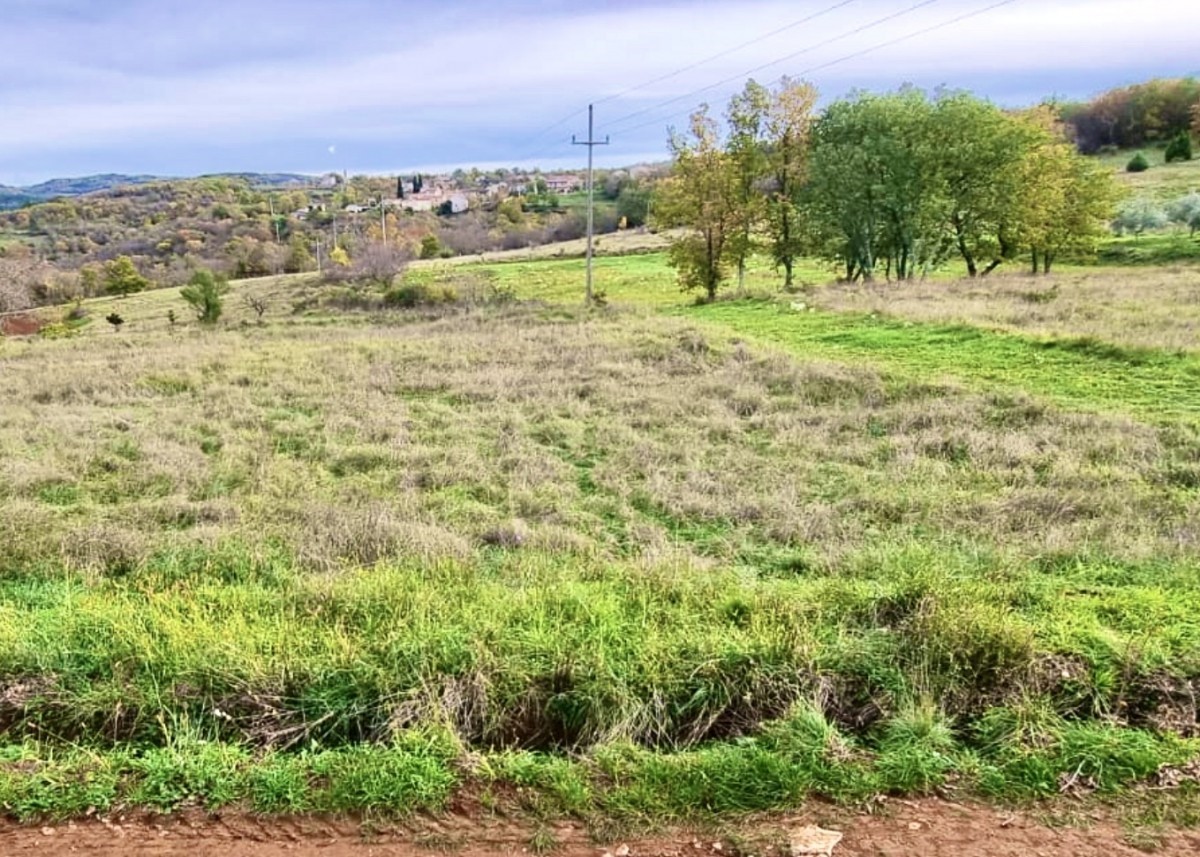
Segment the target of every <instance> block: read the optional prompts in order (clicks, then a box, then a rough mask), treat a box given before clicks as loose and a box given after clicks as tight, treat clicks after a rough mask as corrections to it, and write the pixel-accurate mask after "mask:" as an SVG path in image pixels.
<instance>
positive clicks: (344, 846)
mask: <svg viewBox="0 0 1200 857" xmlns="http://www.w3.org/2000/svg"><path fill="white" fill-rule="evenodd" d="M1081 817H1082V820H1083V821H1084V822H1086V823H1085V824H1079V823H1078V822H1077V823H1074V824H1070V825H1064V826H1055V827H1047V826H1045V825H1044V824H1042V823H1039V821H1037V820H1036V819H1035V818H1033V817H1031V816H1030V815H1028V814H1022V813H1007V812H1005V811H1003V810H997V809H995V808H991V807H979V806H963V805H959V804H947V803H943V802H939V801H920V802H908V801H904V802H898V801H894V802H891V803H889V804H888V806H887V808H886V811H885V812H883V813H880V814H876V815H851V814H846V813H844V812H842V811H838V810H831V809H829V808H827V807H822V808H818V809H814V810H812V811H810V812H807V813H803V814H798V815H795V816H791V817H787V818H771V819H766V820H762V821H758V822H755V823H753V824H748V825H745V826H742V827H740V828H738V830H737V831H736V832H733V833H727V834H726V835H725V836H724V837H722V836H720V835H717V834H715V833H713V832H711V831H708V832H700V833H697V832H689V831H680V832H678V833H677V834H670V835H666V834H664V835H659V836H656V837H653V838H645V839H631V840H629V841H628V842H624V843H622V842H615V843H612V844H610V845H607V846H599V845H596V844H595V843H594V842H593V841H592V840H591V839H590V838H589V836H588V834H587V831H586V830H584V829H583V828H582V827H581V826H579V825H571V824H564V825H561V826H559V827H556V828H553V829H551V830H549V831H542V832H541V834H539V838H538V841H540V842H541V843H542V845H543V847H548V846H549V844H550V842H551V841H553V843H555V844H554V846H553V849H552V853H554V854H556V855H560V857H604V855H605V853H606V852H609V854H610V855H623V854H625V853H626V852H625V849H624V848H622V847H621V846H622V845H627V846H628V849H629V850H628V855H629V857H700V855H704V857H714V855H726V857H732V855H734V854H739V853H759V854H772V853H774V854H780V853H782V854H786V853H787V850H786V849H787V845H786V843H787V841H788V831H789V830H794V829H798V828H800V827H803V826H804V825H807V824H813V823H816V824H821V825H823V826H825V827H827V828H832V829H836V830H840V831H842V832H843V833H844V834H845V837H844V839H843V840H842V842H841V843H840V844H839V845H837V846H836V847H835V849H834V851H833V854H834V857H868V855H869V857H918V855H919V857H1126V855H1128V857H1133V855H1138V854H1143V853H1145V851H1144V850H1138V848H1136V847H1134V845H1135V844H1136V845H1140V846H1142V848H1148V847H1153V848H1154V849H1155V850H1154V853H1156V854H1160V855H1164V857H1184V855H1196V854H1200V832H1198V831H1179V832H1172V833H1170V834H1167V835H1164V836H1163V837H1162V838H1161V839H1155V838H1147V837H1146V836H1145V834H1130V833H1128V832H1125V831H1122V829H1121V828H1120V827H1119V826H1118V825H1116V824H1114V823H1113V822H1112V821H1111V820H1107V819H1104V818H1102V817H1095V816H1089V815H1083V816H1081ZM551 837H552V838H551ZM534 841H535V839H534V831H533V829H532V828H530V827H529V825H528V824H527V823H517V822H512V821H506V820H504V819H495V818H488V819H477V818H476V819H472V818H465V817H459V816H451V817H449V818H446V819H437V820H422V821H421V822H420V823H419V824H413V825H412V826H411V827H409V828H406V829H401V828H391V829H388V830H387V831H380V830H377V829H374V828H373V827H372V826H371V825H362V824H360V823H358V822H350V821H345V820H335V819H323V818H297V819H270V820H263V819H256V818H254V817H252V816H247V815H237V814H222V815H218V816H207V815H199V814H196V815H184V816H177V817H171V818H159V819H154V818H141V819H124V820H122V819H120V818H113V819H106V820H87V821H79V822H74V823H69V824H58V825H52V826H30V827H17V826H12V825H8V826H0V855H5V857H7V855H27V854H39V855H47V857H58V855H68V854H88V855H95V857H117V855H129V854H137V855H155V857H160V855H161V857H167V855H171V857H175V855H187V857H209V855H212V857H285V855H286V857H431V856H434V855H442V857H445V855H448V854H456V855H463V857H492V855H509V854H517V855H519V854H532V853H534V851H535V849H534V848H533V845H532V843H533V842H534Z"/></svg>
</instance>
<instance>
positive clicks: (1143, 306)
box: [812, 239, 1200, 351]
mask: <svg viewBox="0 0 1200 857" xmlns="http://www.w3.org/2000/svg"><path fill="white" fill-rule="evenodd" d="M1147 240H1148V239H1147ZM812 303H813V304H814V305H815V306H817V307H820V308H821V309H825V310H830V311H834V312H840V313H845V312H849V313H868V314H869V313H879V314H884V315H889V316H895V317H898V318H903V319H907V320H910V321H916V322H922V323H925V322H934V323H938V324H963V325H975V326H979V327H986V328H992V329H996V330H1005V331H1011V332H1014V333H1021V334H1025V335H1028V336H1033V337H1043V338H1048V337H1056V338H1060V339H1065V338H1079V337H1092V338H1094V339H1097V340H1103V341H1104V342H1108V343H1112V344H1114V345H1121V346H1126V347H1129V348H1132V349H1147V348H1150V349H1162V350H1168V351H1172V350H1178V351H1195V350H1197V349H1200V275H1198V274H1197V271H1196V270H1194V269H1191V268H1184V267H1175V268H1157V269H1154V270H1148V271H1147V270H1142V271H1132V270H1128V269H1115V270H1114V269H1103V268H1097V269H1092V270H1084V271H1073V272H1070V273H1066V274H1057V275H1054V276H1053V277H1049V278H1047V277H1024V276H1007V275H1006V276H1000V277H993V278H989V279H983V280H976V281H971V280H957V281H952V282H944V281H932V280H931V281H924V282H913V283H904V284H889V283H879V284H876V285H874V286H870V287H864V286H849V285H836V286H829V287H827V288H824V289H821V290H820V291H819V292H817V293H816V294H815V295H814V297H813V299H812Z"/></svg>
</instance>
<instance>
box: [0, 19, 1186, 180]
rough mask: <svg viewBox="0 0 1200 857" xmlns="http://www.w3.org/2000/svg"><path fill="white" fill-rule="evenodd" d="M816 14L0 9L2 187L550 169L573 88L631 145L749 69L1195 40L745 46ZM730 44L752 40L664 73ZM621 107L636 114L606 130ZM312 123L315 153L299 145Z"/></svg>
mask: <svg viewBox="0 0 1200 857" xmlns="http://www.w3.org/2000/svg"><path fill="white" fill-rule="evenodd" d="M828 5H832V3H826V4H817V3H812V4H808V3H806V4H804V5H803V6H798V4H796V3H794V2H785V0H693V1H692V2H685V0H679V2H651V3H645V2H632V0H617V2H609V3H606V4H605V5H603V6H598V7H580V6H579V5H578V4H575V3H570V2H566V0H540V1H539V0H525V1H524V2H517V3H505V4H493V3H484V2H481V0H465V2H459V3H454V4H444V3H441V4H439V3H435V2H432V0H418V2H406V3H402V4H401V3H380V2H372V0H342V2H339V3H336V4H330V3H323V2H321V3H319V2H314V0H294V2H290V3H287V4H285V3H282V2H281V0H273V2H265V0H258V2H234V0H209V2H207V3H205V4H194V3H186V2H180V0H113V2H107V3H104V4H96V3H92V2H84V0H37V1H36V2H35V0H6V4H5V7H6V22H5V24H6V25H5V27H4V29H3V30H0V115H3V117H4V123H3V130H2V132H0V182H5V181H11V178H10V177H11V176H12V175H24V176H26V177H28V176H31V175H36V176H40V177H46V176H48V175H51V174H64V173H71V172H76V171H79V170H80V169H82V168H84V167H85V166H86V167H89V168H106V165H107V168H114V169H115V168H121V169H130V170H140V169H141V167H140V166H139V165H140V164H144V163H146V162H151V163H153V164H155V165H157V166H156V169H160V170H161V169H164V167H165V169H166V170H167V171H168V172H171V173H175V174H185V173H194V172H203V171H209V170H213V169H222V168H229V169H237V168H241V167H242V165H245V164H249V163H251V162H253V163H254V164H256V165H261V164H262V163H263V161H264V160H265V159H267V158H269V157H271V156H274V157H279V158H287V159H289V161H295V162H294V163H292V162H289V163H287V164H283V163H280V164H277V165H274V164H273V165H268V166H270V168H300V169H311V170H314V171H318V170H321V169H323V168H326V167H327V166H328V163H327V160H325V159H322V158H313V157H312V156H311V155H309V156H305V155H304V154H303V152H305V151H307V152H320V150H321V148H324V147H325V146H328V149H329V154H339V153H340V154H339V160H341V161H343V162H344V163H345V165H346V167H347V168H349V169H370V168H378V167H383V166H384V165H390V166H391V167H392V168H398V167H401V166H404V165H405V164H421V163H472V162H485V161H486V162H502V163H512V162H515V161H519V160H524V159H528V158H545V159H559V158H563V159H571V158H573V157H576V156H577V152H573V151H572V150H571V149H570V148H569V145H568V140H569V137H570V135H571V133H573V132H575V133H582V132H583V131H584V130H586V129H585V128H584V126H583V121H584V117H583V116H582V115H571V114H576V113H577V112H579V111H581V108H583V106H584V105H585V104H586V103H587V101H588V100H589V99H590V100H596V101H599V102H601V103H600V104H599V105H598V110H597V118H598V123H599V125H600V130H601V132H602V133H603V130H604V127H605V126H611V128H612V130H613V133H614V140H613V142H614V146H613V148H612V149H611V150H610V152H608V153H605V156H606V157H621V156H626V157H631V156H632V155H634V154H644V153H646V152H651V151H662V144H663V140H664V129H665V126H666V124H667V123H668V122H670V121H676V122H678V121H679V118H680V117H681V115H683V114H686V112H687V111H688V110H689V109H691V108H692V107H693V106H694V104H695V103H697V102H698V101H699V100H701V99H702V98H708V99H710V100H712V101H713V103H714V104H717V103H720V102H722V101H723V100H724V98H725V97H726V96H727V94H728V93H729V92H730V91H731V90H732V89H734V88H736V87H737V86H739V85H740V75H741V73H742V72H744V71H747V70H749V69H751V68H755V67H759V66H765V67H764V68H762V69H761V70H760V71H759V72H758V73H757V74H756V76H757V77H758V79H759V80H763V81H766V80H770V79H773V78H775V77H777V76H779V75H781V74H784V73H788V74H793V75H796V74H800V73H803V72H804V71H805V70H808V69H817V70H815V71H813V72H812V73H811V77H812V78H813V80H814V82H815V83H817V84H818V86H819V87H821V89H822V91H823V92H824V93H825V94H826V95H827V96H828V95H837V94H839V93H841V92H844V91H846V90H847V89H849V88H851V87H869V88H876V89H880V88H883V89H890V88H894V87H895V86H897V85H899V84H900V83H903V82H906V81H911V82H914V83H917V84H919V85H924V86H936V85H938V84H942V83H945V84H950V85H954V86H967V87H971V88H974V89H976V90H977V91H980V92H982V94H985V95H988V96H991V97H993V98H996V99H997V100H1000V101H1006V102H1008V101H1018V100H1027V99H1028V98H1029V97H1030V93H1042V94H1050V93H1060V94H1066V95H1084V94H1087V93H1090V92H1093V91H1097V90H1100V89H1102V88H1105V87H1107V86H1110V85H1114V84H1117V83H1122V82H1128V81H1131V80H1136V79H1139V78H1143V77H1146V76H1152V75H1156V74H1161V75H1173V74H1180V73H1186V72H1188V71H1194V70H1195V69H1194V68H1192V67H1189V66H1190V65H1191V64H1194V63H1195V60H1194V34H1195V33H1196V32H1200V5H1197V4H1176V5H1173V7H1172V10H1171V14H1169V15H1168V14H1163V15H1131V14H1130V12H1129V6H1128V4H1127V3H1125V2H1123V0H1086V2H1085V0H1017V2H1014V3H1012V4H1011V5H1009V6H1006V7H1004V8H1001V9H997V10H994V11H991V12H989V13H987V14H986V15H982V16H980V17H978V18H974V19H971V20H969V21H963V22H961V23H959V24H956V25H954V26H953V27H947V28H945V29H942V30H938V31H936V32H931V33H928V34H925V35H922V36H919V37H916V38H913V39H911V40H908V41H903V42H901V43H898V44H896V45H893V46H890V47H886V48H881V49H879V50H874V51H869V52H868V53H865V54H864V55H863V56H861V57H857V58H854V59H850V60H847V61H845V62H837V60H838V59H839V58H840V57H844V56H846V55H848V54H852V53H855V52H858V51H862V50H867V49H870V48H871V47H872V46H873V45H877V44H879V43H880V42H883V41H887V40H891V39H895V38H897V37H901V36H904V35H905V34H907V33H911V32H916V31H919V30H921V29H923V28H927V27H930V26H934V25H936V24H938V23H939V22H944V21H946V20H948V19H950V18H953V17H956V16H958V15H962V14H965V13H968V12H971V11H973V10H977V9H981V8H983V7H985V6H987V5H989V2H988V0H969V2H962V1H961V0H938V2H932V3H929V4H927V5H926V6H925V7H924V8H920V9H917V10H915V11H913V12H911V13H907V14H904V15H902V16H900V17H897V18H895V19H894V20H892V21H889V22H887V23H885V24H881V25H879V26H877V27H874V28H870V29H867V30H864V31H862V32H859V33H852V32H851V31H853V30H856V29H858V28H860V27H862V26H863V25H864V24H869V23H870V22H872V21H874V20H876V19H879V18H881V17H883V16H886V15H889V14H893V13H896V12H898V11H899V10H902V9H905V8H906V7H908V6H911V5H912V3H911V2H906V0H854V2H850V3H847V4H844V6H843V8H841V9H838V10H837V11H836V12H833V13H830V14H828V15H822V16H820V17H818V18H816V19H814V20H813V21H811V22H809V23H807V24H804V25H802V26H797V27H792V28H790V29H787V30H785V31H783V32H780V33H778V34H776V35H773V36H768V37H764V38H757V37H760V36H762V35H763V34H764V33H767V32H768V31H771V30H774V29H778V28H780V27H782V26H784V25H786V24H788V23H789V22H793V21H796V20H797V19H798V18H800V17H803V16H805V15H809V14H812V13H813V12H814V11H819V10H820V9H822V8H825V7H826V6H828ZM10 7H11V8H10ZM839 36H841V38H838V37H839ZM743 42H752V44H750V45H748V46H747V47H745V48H742V49H740V50H737V51H733V52H729V53H727V55H725V56H722V57H720V58H719V59H716V60H714V61H712V62H707V63H702V64H699V65H696V67H694V68H690V69H689V70H687V71H686V72H685V73H683V74H678V75H672V76H669V77H665V76H667V75H670V74H671V72H673V71H675V70H678V69H680V68H682V67H685V66H691V65H695V64H696V63H697V60H699V59H703V58H704V57H707V56H710V55H712V54H716V53H718V52H724V51H728V50H729V48H730V47H732V46H736V45H739V44H741V43H743ZM826 43H827V44H826ZM1146 46H1151V48H1152V49H1151V50H1149V51H1148V50H1147V48H1146ZM787 55H794V56H792V58H791V59H789V60H788V61H786V62H780V63H774V64H770V63H771V61H772V60H776V59H779V58H781V57H784V56H787ZM818 67H820V68H818ZM656 78H664V79H662V80H658V81H657V82H655V83H653V84H652V85H648V86H645V87H643V88H640V89H637V90H636V91H634V92H628V93H625V94H624V95H623V96H622V97H620V98H616V99H611V98H609V97H610V96H613V95H615V94H618V93H623V92H625V90H628V89H629V88H630V87H631V86H634V85H636V84H639V83H643V82H645V81H650V80H654V79H656ZM726 78H734V80H733V81H731V82H729V83H726V84H722V85H720V86H716V87H713V88H712V89H711V90H708V91H705V92H701V93H698V94H696V95H691V93H693V92H694V91H695V90H698V89H701V88H702V87H706V86H708V85H710V84H713V83H714V82H716V81H721V80H724V79H726ZM675 98H678V99H679V100H678V101H675V102H672V103H670V104H663V102H665V101H667V100H668V99H675ZM637 111H645V112H644V113H642V114H641V116H640V117H639V119H638V121H634V120H632V119H629V120H626V121H624V122H620V121H614V120H619V119H621V117H622V116H625V115H627V114H630V113H633V112H637ZM568 116H569V117H570V119H569V121H562V120H566V119H567V117H568ZM639 125H641V126H644V127H636V126H639ZM331 131H336V136H337V139H338V141H339V142H338V144H337V146H336V148H335V147H334V146H332V145H329V144H327V143H325V144H318V145H316V146H314V138H318V139H319V138H320V137H327V136H328V135H329V134H330V132H331ZM618 132H619V133H618ZM323 160H325V163H321V161H323ZM310 161H311V162H310Z"/></svg>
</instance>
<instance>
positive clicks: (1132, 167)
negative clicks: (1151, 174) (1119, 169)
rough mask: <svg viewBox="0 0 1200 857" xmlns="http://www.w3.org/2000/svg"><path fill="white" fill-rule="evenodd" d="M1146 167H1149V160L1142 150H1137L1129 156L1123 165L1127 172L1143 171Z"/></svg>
mask: <svg viewBox="0 0 1200 857" xmlns="http://www.w3.org/2000/svg"><path fill="white" fill-rule="evenodd" d="M1148 169H1150V161H1149V159H1147V157H1146V156H1145V155H1144V154H1143V153H1142V152H1138V153H1137V154H1136V155H1134V156H1133V157H1132V158H1130V159H1129V163H1127V164H1126V165H1125V172H1127V173H1144V172H1146V170H1148Z"/></svg>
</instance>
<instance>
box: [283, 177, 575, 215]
mask: <svg viewBox="0 0 1200 857" xmlns="http://www.w3.org/2000/svg"><path fill="white" fill-rule="evenodd" d="M346 182H347V178H346V177H345V176H344V175H338V174H337V173H329V174H327V175H325V176H322V177H321V178H320V179H319V180H318V181H317V189H316V192H315V193H313V194H312V197H311V199H310V202H309V204H308V206H307V207H305V208H300V209H297V210H296V211H293V212H291V216H292V217H294V218H295V219H297V220H307V219H308V217H309V215H310V214H312V213H313V212H317V211H320V212H325V211H328V210H329V207H330V202H329V199H330V198H331V192H332V191H334V190H336V189H337V188H338V187H339V186H342V185H344V184H345V183H346ZM583 187H584V181H583V179H582V178H581V177H580V176H578V175H575V174H572V173H557V174H550V175H544V174H541V173H534V174H528V175H525V174H508V175H505V176H503V177H497V176H488V175H483V176H479V177H478V178H476V179H474V180H473V181H472V180H471V179H470V177H468V176H466V175H465V174H464V175H463V176H462V177H457V176H456V175H434V176H423V175H420V174H416V175H413V176H411V177H408V178H405V177H401V178H398V179H397V180H396V187H395V195H394V196H392V197H383V198H375V199H369V200H367V201H366V202H365V203H359V202H352V203H347V204H345V205H343V206H342V207H341V209H340V211H342V212H344V213H346V214H365V213H367V212H370V211H378V210H379V209H380V208H381V207H382V208H384V209H394V210H396V211H399V212H412V213H417V212H433V213H435V214H440V215H444V216H452V215H455V214H462V213H464V212H467V211H470V210H471V208H472V207H473V206H478V205H481V204H486V203H494V202H497V201H499V200H502V199H505V198H507V197H523V196H529V195H534V194H553V195H559V194H569V193H574V192H576V191H579V190H582V189H583Z"/></svg>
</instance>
